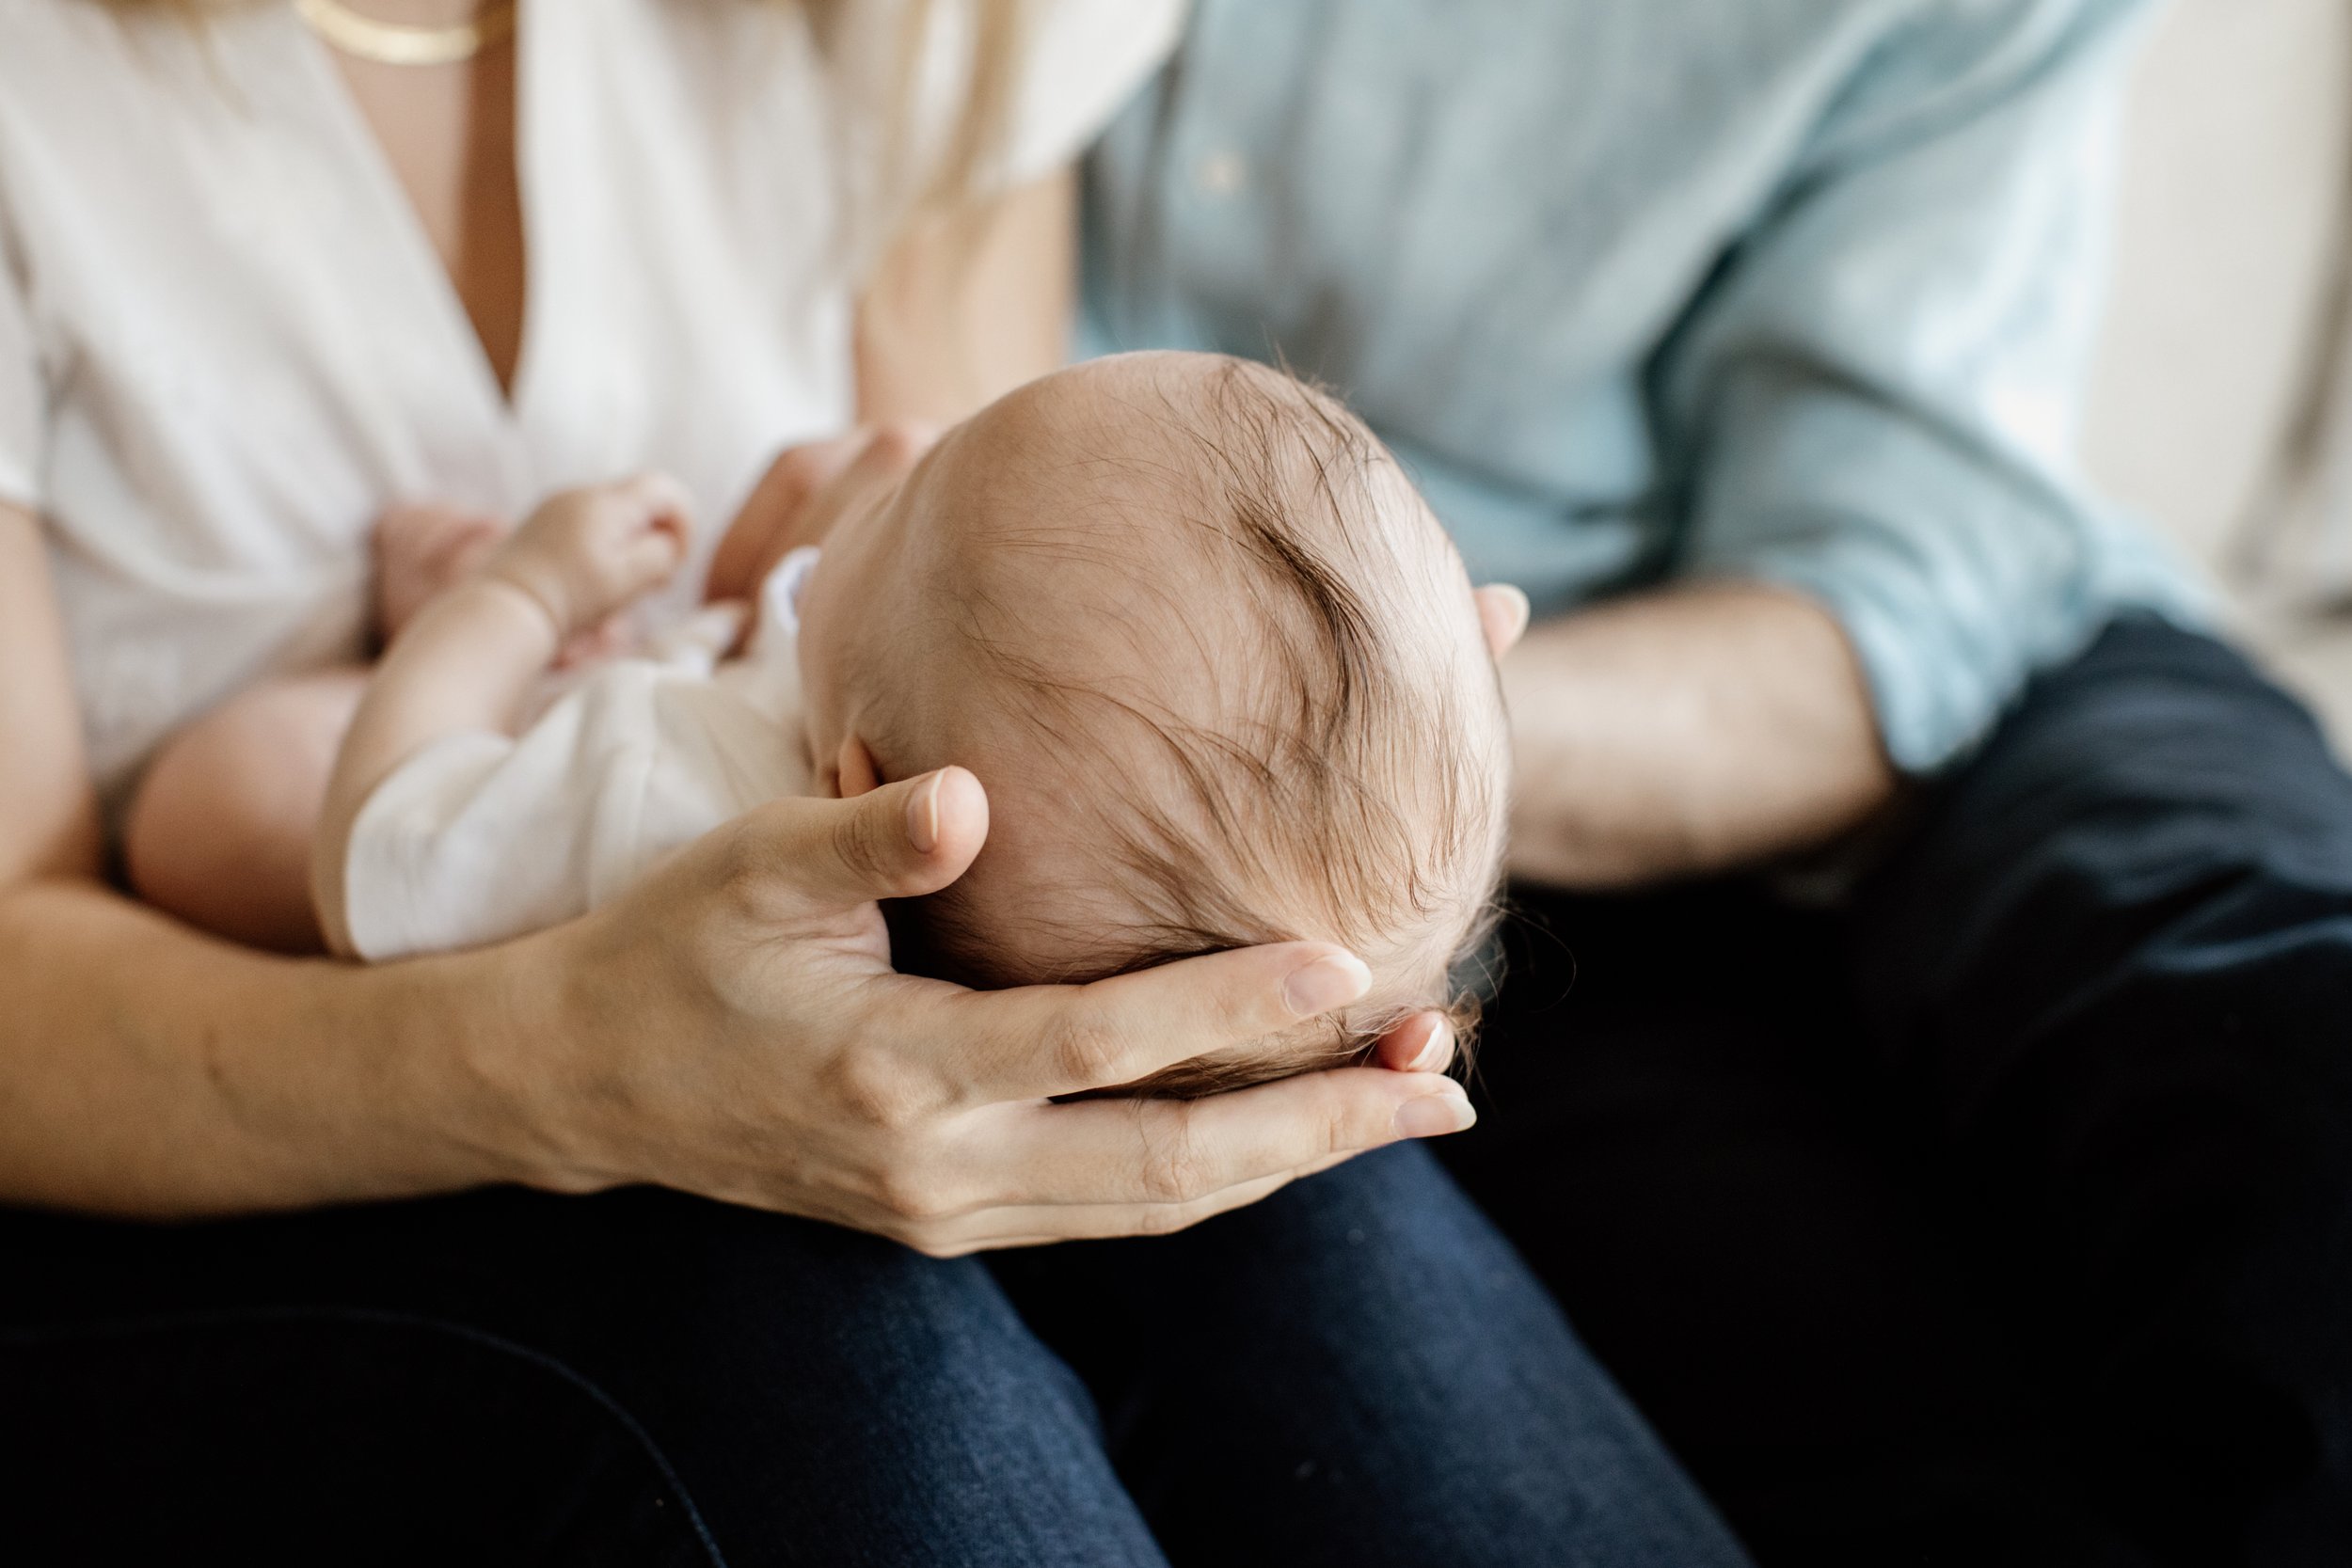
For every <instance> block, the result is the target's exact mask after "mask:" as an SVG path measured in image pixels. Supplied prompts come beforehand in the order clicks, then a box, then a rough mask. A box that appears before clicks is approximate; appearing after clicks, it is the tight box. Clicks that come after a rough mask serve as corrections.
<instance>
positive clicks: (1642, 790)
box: [1502, 584, 1896, 889]
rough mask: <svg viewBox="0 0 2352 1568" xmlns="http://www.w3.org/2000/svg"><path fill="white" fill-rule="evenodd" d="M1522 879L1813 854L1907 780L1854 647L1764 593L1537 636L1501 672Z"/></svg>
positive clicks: (1556, 880) (1604, 878)
mask: <svg viewBox="0 0 2352 1568" xmlns="http://www.w3.org/2000/svg"><path fill="white" fill-rule="evenodd" d="M1502 679H1503V689H1504V693H1505V695H1506V697H1507V698H1508V699H1509V702H1510V705H1511V719H1512V735H1513V740H1514V743H1515V745H1516V747H1517V752H1518V761H1517V769H1516V772H1517V778H1516V800H1515V803H1514V808H1513V834H1512V855H1511V865H1512V870H1513V872H1514V874H1516V875H1518V876H1523V877H1527V878H1529V879H1534V880H1537V881H1544V882H1549V883H1553V884H1555V885H1559V886H1565V887H1579V888H1595V889H1598V888H1612V887H1624V886H1629V885H1634V884H1638V883H1642V882H1647V881H1654V880H1661V879H1668V878H1673V877H1679V876H1693V875H1700V874H1704V873H1708V872H1715V871H1723V870H1728V869H1731V868H1735V867H1738V866H1740V865H1744V864H1750V863H1756V862H1760V861H1764V860H1769V859H1771V858H1772V857H1774V856H1777V855H1784V854H1788V853H1793V852H1796V851H1799V850H1804V849H1809V848H1814V847H1820V845H1823V844H1825V843H1828V842H1829V841H1831V840H1833V839H1835V838H1836V837H1838V836H1839V835H1840V834H1843V833H1845V832H1851V830H1853V829H1854V828H1856V827H1858V826H1860V825H1861V824H1862V823H1863V822H1864V821H1866V820H1867V818H1868V817H1869V816H1871V815H1872V814H1873V813H1874V812H1876V811H1877V810H1878V809H1879V808H1880V807H1882V806H1883V805H1884V804H1885V803H1886V801H1887V800H1889V799H1890V798H1891V796H1892V795H1893V793H1894V790H1895V786H1896V775H1895V773H1894V771H1893V769H1892V768H1890V767H1889V766H1888V764H1887V761H1886V757H1885V753H1884V752H1883V748H1882V747H1881V745H1880V742H1879V736H1878V730H1877V725H1876V721H1875V720H1874V719H1873V717H1872V713H1871V708H1870V702H1869V694H1868V690H1867V688H1866V686H1865V684H1864V681H1863V676H1862V672H1861V668H1860V666H1859V665H1858V664H1857V663H1856V661H1855V659H1854V657H1853V652H1852V649H1851V646H1850V645H1849V644H1848V643H1847V641H1846V639H1845V635H1844V634H1843V632H1841V631H1840V630H1839V629H1838V626H1837V625H1836V622H1835V621H1834V620H1832V619H1831V618H1830V616H1829V614H1828V613H1827V612H1826V611H1824V610H1821V609H1820V607H1819V606H1817V605H1815V604H1814V603H1812V602H1811V601H1810V600H1807V599H1804V598H1802V597H1799V596H1797V595H1795V594H1789V593H1786V592H1784V591H1781V590H1778V589H1773V588H1767V587H1763V586H1759V585H1747V584H1722V585H1708V586H1695V587H1688V588H1677V589H1671V590H1665V591H1661V592H1658V593H1654V594H1644V595H1640V596H1638V597H1634V598H1629V599H1626V600H1623V601H1621V602H1618V603H1615V604H1611V605H1605V606H1602V607H1600V608H1598V609H1596V610H1589V611H1586V612H1584V613H1581V614H1578V615H1573V616H1569V617H1567V618H1565V619H1562V620H1557V621H1552V622H1549V623H1548V624H1545V625H1542V626H1536V627H1535V628H1534V630H1532V631H1531V632H1530V633H1529V634H1528V635H1527V637H1526V639H1525V640H1524V641H1522V642H1521V643H1520V644H1519V646H1518V649H1517V650H1515V651H1514V652H1513V653H1512V655H1511V656H1510V657H1509V658H1507V659H1506V660H1505V661H1504V663H1503V667H1502Z"/></svg>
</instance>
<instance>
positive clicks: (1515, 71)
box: [1085, 0, 2201, 771]
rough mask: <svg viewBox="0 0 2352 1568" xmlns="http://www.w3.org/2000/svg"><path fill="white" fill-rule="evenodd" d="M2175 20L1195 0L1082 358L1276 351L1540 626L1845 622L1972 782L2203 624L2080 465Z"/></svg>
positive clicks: (2082, 14)
mask: <svg viewBox="0 0 2352 1568" xmlns="http://www.w3.org/2000/svg"><path fill="white" fill-rule="evenodd" d="M2146 9H2147V7H2146V6H2145V5H2143V4H2140V3H2139V0H1196V14H1195V17H1194V20H1193V23H1192V25H1191V29H1190V33H1189V36H1188V38H1187V40H1186V41H1185V44H1184V49H1183V51H1182V53H1181V54H1180V55H1179V56H1178V57H1177V59H1176V60H1175V61H1174V62H1173V63H1172V64H1171V65H1170V66H1169V67H1168V70H1167V71H1166V72H1164V73H1163V75H1162V76H1161V78H1160V79H1159V81H1158V82H1157V83H1156V84H1155V85H1154V86H1153V87H1152V88H1151V89H1150V90H1149V91H1148V92H1147V93H1146V94H1145V95H1144V97H1143V98H1142V99H1141V100H1139V101H1138V102H1137V103H1135V104H1134V105H1133V106H1132V107H1131V108H1130V109H1129V110H1128V112H1127V113H1126V114H1125V115H1124V116H1123V117H1122V118H1121V119H1120V121H1119V123H1118V124H1116V125H1115V126H1114V127H1113V129H1112V131H1111V133H1110V135H1109V136H1108V137H1107V139H1106V140H1105V141H1104V144H1103V145H1102V147H1101V148H1100V149H1099V150H1098V151H1097V152H1096V154H1095V156H1094V158H1093V160H1092V162H1091V164H1090V166H1089V174H1088V194H1087V307H1088V309H1087V325H1086V334H1085V336H1086V341H1087V345H1088V346H1089V348H1090V349H1093V350H1097V351H1100V350H1108V349H1115V348H1137V347H1145V346H1178V347H1191V348H1210V349H1220V350H1224V351H1226V352H1229V353H1234V354H1245V355H1253V356H1260V357H1280V358H1282V359H1284V360H1286V361H1287V362H1288V363H1289V364H1290V365H1291V366H1292V367H1293V368H1295V369H1296V370H1298V371H1300V372H1303V373H1307V374H1311V375H1313V376H1316V377H1319V378H1321V379H1322V380H1324V381H1326V382H1327V383H1328V384H1330V385H1331V386H1332V387H1334V388H1336V389H1337V390H1339V391H1340V392H1341V393H1343V395H1344V396H1345V397H1347V398H1348V400H1349V401H1350V402H1351V403H1353V404H1355V406H1356V407H1357V408H1359V410H1360V411H1361V412H1362V413H1363V414H1364V415H1365V417H1366V418H1367V419H1369V420H1371V422H1372V423H1373V425H1374V426H1375V428H1377V429H1378V430H1379V431H1380V433H1381V435H1382V436H1385V437H1386V438H1387V439H1388V440H1389V441H1390V442H1391V445H1393V446H1394V447H1395V448H1396V450H1397V451H1398V452H1399V453H1400V454H1401V455H1402V456H1403V457H1404V458H1405V460H1406V463H1407V464H1408V465H1410V466H1411V467H1412V468H1413V469H1414V471H1415V473H1416V474H1417V476H1418V477H1419V478H1420V479H1421V481H1422V485H1423V487H1424V489H1425V490H1426V492H1427V494H1428V496H1429V498H1430V500H1431V502H1432V503H1433V504H1434V505H1435V506H1436V507H1437V509H1438V514H1439V515H1441V516H1442V517H1444V518H1445V520H1446V521H1447V523H1448V524H1449V525H1450V526H1451V527H1452V528H1453V530H1454V534H1455V537H1456V539H1457V540H1458V541H1459V543H1460V545H1461V547H1462V551H1463V553H1464V555H1465V556H1466V557H1467V558H1468V559H1469V562H1470V567H1471V571H1472V573H1473V575H1474V576H1476V577H1477V578H1481V579H1486V580H1495V579H1499V580H1507V581H1513V582H1517V583H1518V584H1520V585H1521V586H1522V587H1524V588H1525V589H1526V590H1527V591H1528V592H1529V594H1531V595H1532V596H1533V597H1534V601H1535V605H1536V609H1537V612H1538V613H1539V614H1541V613H1556V612H1559V611H1561V610H1567V609H1569V608H1571V607H1573V606H1575V605H1576V604H1578V603H1580V602H1581V601H1584V600H1587V599H1590V598H1592V597H1595V596H1597V595H1601V594H1610V593H1613V592H1618V591H1621V590H1623V589H1626V588H1628V587H1631V586H1636V585H1640V584H1644V583H1648V582H1653V581H1657V580H1660V579H1661V578H1670V577H1740V578H1763V579H1767V580H1770V581H1773V582H1777V583H1781V584H1785V585H1788V586H1789V587H1791V588H1793V589H1796V590H1798V591H1801V592H1803V593H1805V594H1811V595H1814V596H1816V597H1817V598H1818V599H1819V600H1820V602H1822V603H1823V604H1825V605H1826V606H1828V607H1829V609H1830V610H1832V611H1833V612H1834V613H1835V614H1836V616H1837V617H1838V618H1839V620H1840V621H1841V623H1842V624H1843V625H1844V626H1845V627H1846V629H1847V631H1848V633H1849V634H1850V635H1851V639H1852V641H1853V643H1854V645H1855V647H1856V648H1857V649H1858V650H1859V651H1860V654H1861V657H1862V660H1863V663H1864V665H1865V667H1866V669H1867V674H1868V678H1869V681H1870V686H1871V689H1872V693H1873V697H1874V700H1875V702H1876V704H1877V705H1878V711H1879V716H1880V721H1881V726H1882V729H1883V734H1884V736H1885V740H1886V745H1887V748H1888V750H1889V752H1891V754H1892V755H1893V757H1894V758H1895V760H1896V762H1897V763H1898V764H1899V765H1900V766H1901V767H1903V768H1908V769H1912V770H1915V771H1924V770H1929V769H1933V768H1938V767H1940V766H1942V765H1944V764H1946V763H1947V762H1949V761H1951V760H1952V759H1953V758H1955V757H1956V756H1959V755H1961V754H1963V753H1964V752H1966V751H1967V749H1968V748H1969V747H1970V746H1971V745H1972V744H1974V743H1975V742H1976V741H1977V740H1978V739H1979V738H1980V737H1981V736H1983V735H1984V733H1985V732H1986V730H1987V729H1988V728H1989V727H1990V726H1991V725H1992V724H1993V722H1994V721H1995V720H1996V719H1997V718H1998V716H1999V714H2000V712H2001V710H2002V709H2003V707H2004V706H2005V705H2007V704H2008V703H2009V702H2010V700H2011V699H2012V698H2013V697H2014V696H2015V695H2016V693H2017V692H2018V690H2019V689H2020V688H2021V687H2022V686H2023V685H2024V683H2025V682H2026V679H2027V678H2029V677H2030V676H2031V675H2032V673H2034V672H2036V671H2038V670H2041V669H2043V668H2046V667H2048V666H2049V665H2051V664H2053V663H2056V662H2058V661H2060V660H2063V659H2064V658H2066V657H2070V656H2071V655H2072V654H2073V653H2074V652H2075V651H2076V650H2078V649H2079V648H2080V647H2081V646H2082V645H2083V644H2084V643H2085V642H2086V641H2088V639H2089V638H2090V636H2092V635H2093V634H2095V632H2096V631H2097V630H2098V628H2099V627H2100V626H2101V625H2102V624H2104V622H2105V621H2106V619H2108V618H2109V617H2110V616H2111V615H2113V614H2114V613H2116V612H2117V611H2118V610H2120V609H2122V608H2125V607H2133V606H2141V607H2147V608H2151V609H2154V610H2159V611H2161V612H2165V613H2169V614H2172V615H2175V616H2177V617H2180V618H2184V619H2191V620H2193V619H2194V618H2195V617H2196V616H2197V614H2198V613H2199V607H2200V606H2201V593H2200V592H2199V591H2198V590H2197V589H2196V588H2195V587H2193V586H2192V583H2191V579H2190V578H2189V576H2188V575H2187V574H2186V572H2185V571H2184V570H2183V569H2182V568H2180V567H2179V566H2178V565H2176V564H2175V563H2174V562H2172V560H2171V558H2170V557H2169V554H2167V553H2166V552H2165V551H2163V550H2162V549H2161V548H2160V547H2158V546H2156V545H2155V544H2154V542H2153V540H2151V539H2149V538H2148V537H2147V536H2145V535H2144V534H2143V533H2141V532H2140V531H2138V530H2137V528H2136V527H2134V526H2133V525H2131V524H2130V523H2128V522H2126V521H2124V520H2122V519H2120V518H2118V517H2116V516H2114V515H2111V514H2110V513H2108V512H2107V511H2106V510H2104V509H2102V508H2101V507H2099V506H2097V505H2096V504H2094V503H2092V502H2091V501H2090V500H2089V499H2087V498H2086V497H2085V495H2084V493H2083V492H2082V490H2081V488H2080V486H2079V484H2078V483H2077V481H2076V479H2075V476H2074V471H2073V467H2072V459H2071V452H2072V450H2073V446H2074V426H2075V412H2076V406H2077V403H2078V398H2079V390H2080V383H2081V381H2082V379H2083V375H2084V371H2085V368H2086V366H2085V361H2086V359H2087V356H2088V351H2089V349H2090V341H2091V338H2092V334H2093V329H2094V326H2095V325H2096V317H2097V310H2098V305H2099V300H2100V295H2101V293H2102V292H2103V280H2104V277H2105V272H2106V219H2107V213H2106V210H2107V207H2108V205H2109V198H2110V195H2111V186H2112V183H2113V178H2112V174H2113V153H2114V150H2115V145H2114V144H2115V134H2114V133H2115V121H2116V114H2115V110H2116V107H2117V100H2118V98H2119V96H2120V90H2119V89H2120V87H2121V81H2120V78H2121V76H2122V66H2123V63H2124V54H2125V45H2126V43H2127V42H2128V40H2129V39H2130V37H2131V35H2133V34H2134V33H2135V32H2137V27H2136V26H2135V25H2134V24H2135V23H2136V22H2137V19H2138V18H2139V17H2140V15H2141V14H2142V13H2143V12H2144V11H2145V10H2146Z"/></svg>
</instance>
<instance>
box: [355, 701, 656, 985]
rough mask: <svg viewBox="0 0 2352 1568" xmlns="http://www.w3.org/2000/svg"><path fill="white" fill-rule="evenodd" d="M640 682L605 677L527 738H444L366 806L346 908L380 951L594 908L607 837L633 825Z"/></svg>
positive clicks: (424, 947) (369, 954)
mask: <svg viewBox="0 0 2352 1568" xmlns="http://www.w3.org/2000/svg"><path fill="white" fill-rule="evenodd" d="M639 685H640V683H638V682H633V681H628V680H622V681H618V682H616V681H613V680H612V679H610V678H600V679H597V680H595V681H592V682H590V683H589V684H588V685H587V686H584V687H582V688H581V689H578V690H575V691H573V692H571V693H569V694H568V695H566V696H565V697H564V699H563V700H562V701H560V702H558V703H557V704H556V705H554V706H553V707H551V708H549V709H548V711H547V713H546V714H545V715H543V716H542V717H541V718H540V720H539V721H537V722H536V723H534V724H533V725H532V727H531V729H530V730H529V731H528V732H527V733H525V734H524V735H523V736H522V737H521V738H520V739H514V738H510V737H508V736H502V735H492V734H487V733H484V732H481V731H469V732H467V733H464V734H459V735H453V736H444V737H443V738H441V739H439V740H437V741H435V742H434V743H433V744H431V745H429V746H427V747H425V748H423V749H422V750H421V751H420V752H417V753H416V754H415V755H413V756H411V757H409V758H408V759H407V760H406V761H405V762H404V763H402V764H401V765H400V767H399V768H395V769H394V770H393V771H392V773H391V775H390V776H389V777H388V778H387V779H386V780H385V781H384V782H383V783H382V784H379V785H377V787H376V789H375V792H374V793H373V795H371V796H369V797H368V800H367V803H366V804H365V805H364V806H362V807H361V808H360V811H359V816H358V820H357V821H355V822H354V823H353V824H352V831H351V841H350V844H349V845H348V847H346V849H345V851H344V860H343V915H344V920H345V922H346V924H347V927H348V929H349V930H350V932H351V941H352V946H353V947H354V949H355V950H356V951H357V952H358V955H359V956H360V957H361V958H366V959H369V960H371V961H381V960H383V959H387V958H405V957H408V956H410V955H413V954H418V953H438V952H447V951H450V950H452V949H455V948H463V947H477V946H481V945H483V944H484V943H486V942H501V941H503V940H505V939H507V938H509V937H516V936H520V935H522V934H523V933H525V932H527V931H535V930H539V929H541V928H543V927H548V926H554V925H559V924H561V923H562V922H564V921H565V920H569V919H571V918H572V917H573V916H575V915H578V914H582V913H584V912H586V911H587V910H588V908H589V906H590V903H591V894H592V890H593V888H594V885H595V875H596V864H597V863H598V860H599V858H600V852H601V851H603V850H604V848H605V846H606V844H607V842H608V841H610V840H611V839H612V837H614V836H615V835H616V834H617V835H619V836H622V837H627V836H628V835H630V834H631V833H633V832H634V831H635V824H634V822H633V820H625V819H626V818H631V817H633V816H634V813H635V810H636V809H637V806H638V804H639V803H640V802H642V800H643V798H644V780H645V776H646V773H647V771H648V769H649V768H651V766H652V763H653V756H652V748H653V731H652V728H651V726H650V725H647V724H644V723H642V722H641V723H630V722H628V721H627V719H626V711H627V710H628V709H631V708H633V707H637V706H641V705H642V704H643V697H644V693H643V691H642V690H640V689H634V688H637V687H638V686H639Z"/></svg>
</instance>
